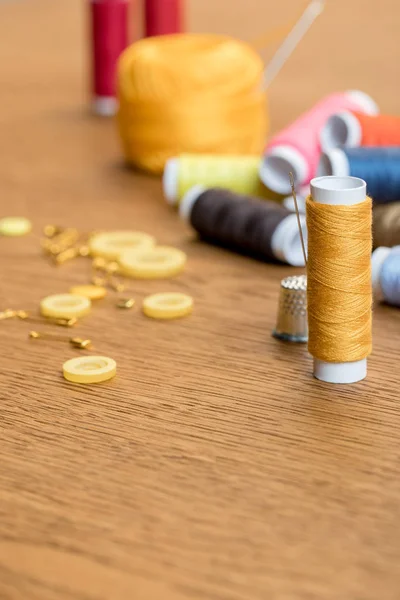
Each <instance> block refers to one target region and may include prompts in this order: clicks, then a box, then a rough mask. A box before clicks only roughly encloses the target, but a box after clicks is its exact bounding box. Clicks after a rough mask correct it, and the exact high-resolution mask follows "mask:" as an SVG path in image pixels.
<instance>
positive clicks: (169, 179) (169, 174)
mask: <svg viewBox="0 0 400 600" xmlns="http://www.w3.org/2000/svg"><path fill="white" fill-rule="evenodd" d="M178 181H179V158H170V159H169V160H167V162H166V163H165V167H164V173H163V179H162V182H163V190H164V196H165V200H166V201H167V202H168V204H170V205H171V206H174V205H175V204H176V203H177V201H178Z"/></svg>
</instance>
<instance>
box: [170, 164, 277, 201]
mask: <svg viewBox="0 0 400 600" xmlns="http://www.w3.org/2000/svg"><path fill="white" fill-rule="evenodd" d="M261 162H262V159H261V157H260V156H243V155H242V156H226V155H225V156H221V155H218V156H214V155H212V154H181V156H177V157H175V158H170V159H169V160H168V161H167V163H166V165H165V169H164V175H163V188H164V195H165V199H166V200H167V202H168V204H172V205H175V204H178V203H179V201H180V200H181V199H182V198H183V196H184V195H185V194H186V192H188V191H189V190H190V188H192V187H193V186H194V185H203V186H204V187H205V188H214V187H220V188H224V189H227V190H231V191H232V192H236V193H238V194H247V195H249V196H259V197H264V198H269V197H270V194H269V190H268V189H267V188H266V187H265V186H264V184H263V183H262V182H261V181H260V177H259V170H260V165H261Z"/></svg>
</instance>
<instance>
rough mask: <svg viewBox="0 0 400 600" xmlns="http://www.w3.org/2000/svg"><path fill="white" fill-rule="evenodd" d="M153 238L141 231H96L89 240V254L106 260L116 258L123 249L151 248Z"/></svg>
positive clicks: (153, 241)
mask: <svg viewBox="0 0 400 600" xmlns="http://www.w3.org/2000/svg"><path fill="white" fill-rule="evenodd" d="M154 244H155V239H154V238H153V237H152V236H151V235H148V234H147V233H143V232H142V231H109V232H104V233H97V234H96V235H94V236H93V237H91V238H90V240H89V248H90V254H91V255H92V256H101V257H103V258H107V259H108V260H115V259H117V258H118V257H119V256H120V254H121V253H122V252H124V251H125V250H146V248H152V247H153V246H154Z"/></svg>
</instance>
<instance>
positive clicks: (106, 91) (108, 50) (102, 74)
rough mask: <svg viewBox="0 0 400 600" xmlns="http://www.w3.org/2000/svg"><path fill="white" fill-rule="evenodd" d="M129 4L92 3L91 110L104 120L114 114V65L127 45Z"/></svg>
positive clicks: (105, 0) (112, 0) (107, 0)
mask: <svg viewBox="0 0 400 600" xmlns="http://www.w3.org/2000/svg"><path fill="white" fill-rule="evenodd" d="M128 6H129V0H91V1H90V25H91V42H92V49H91V50H92V108H93V111H94V112H95V113H96V114H98V115H100V116H103V117H109V116H112V115H114V114H115V113H116V110H117V99H116V65H117V61H118V58H119V56H120V54H121V53H122V51H123V50H125V48H126V47H127V45H128V27H129V23H128Z"/></svg>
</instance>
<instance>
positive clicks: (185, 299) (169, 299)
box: [142, 292, 193, 319]
mask: <svg viewBox="0 0 400 600" xmlns="http://www.w3.org/2000/svg"><path fill="white" fill-rule="evenodd" d="M142 308H143V312H144V314H145V315H146V316H147V317H151V318H152V319H177V318H179V317H185V316H186V315H189V314H190V313H191V312H192V309H193V298H192V297H191V296H188V295H187V294H180V293H175V292H170V293H163V294H152V295H151V296H147V298H145V299H144V300H143V307H142Z"/></svg>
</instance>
